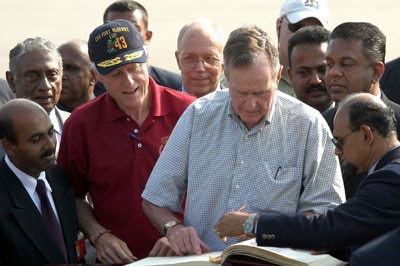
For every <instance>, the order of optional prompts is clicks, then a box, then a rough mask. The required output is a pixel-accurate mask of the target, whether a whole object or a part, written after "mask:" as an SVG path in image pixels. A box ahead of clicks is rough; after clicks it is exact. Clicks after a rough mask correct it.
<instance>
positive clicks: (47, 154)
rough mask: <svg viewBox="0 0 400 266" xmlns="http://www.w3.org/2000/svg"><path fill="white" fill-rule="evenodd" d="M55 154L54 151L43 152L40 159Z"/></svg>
mask: <svg viewBox="0 0 400 266" xmlns="http://www.w3.org/2000/svg"><path fill="white" fill-rule="evenodd" d="M55 153H56V150H55V149H49V150H45V151H44V152H42V154H41V156H40V158H42V159H43V158H44V157H48V156H51V155H53V154H55Z"/></svg>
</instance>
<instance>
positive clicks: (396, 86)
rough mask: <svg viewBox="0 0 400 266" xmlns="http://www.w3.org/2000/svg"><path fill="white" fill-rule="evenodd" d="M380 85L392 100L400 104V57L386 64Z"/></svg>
mask: <svg viewBox="0 0 400 266" xmlns="http://www.w3.org/2000/svg"><path fill="white" fill-rule="evenodd" d="M379 84H380V87H381V88H382V90H383V91H384V92H385V94H386V95H387V97H388V98H389V99H390V100H392V101H394V102H395V103H397V104H400V57H398V58H396V59H394V60H392V61H390V62H387V63H386V64H385V72H384V73H383V76H382V78H381V80H380V81H379Z"/></svg>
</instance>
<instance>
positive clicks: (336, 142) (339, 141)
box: [331, 128, 360, 151]
mask: <svg viewBox="0 0 400 266" xmlns="http://www.w3.org/2000/svg"><path fill="white" fill-rule="evenodd" d="M359 129H360V128H357V129H355V130H353V131H351V132H350V133H349V134H347V135H346V136H344V137H342V138H341V139H337V138H332V139H331V141H332V143H333V145H335V147H336V149H338V150H339V151H343V145H344V142H345V141H346V138H347V137H349V136H350V135H351V134H353V133H355V132H356V131H358V130H359Z"/></svg>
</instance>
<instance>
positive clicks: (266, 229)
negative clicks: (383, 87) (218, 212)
mask: <svg viewBox="0 0 400 266" xmlns="http://www.w3.org/2000/svg"><path fill="white" fill-rule="evenodd" d="M334 125H335V127H334V131H333V136H334V138H333V139H332V142H333V143H334V144H335V146H336V150H335V153H336V155H341V156H342V158H343V163H344V164H345V165H349V164H353V165H354V166H355V167H356V169H357V170H358V172H368V173H369V175H368V176H367V177H366V178H365V179H364V180H363V181H362V182H361V184H360V186H359V188H358V191H357V193H356V194H355V195H354V197H353V198H351V199H349V200H348V201H347V202H345V203H343V204H341V205H339V206H338V207H336V208H335V209H333V210H329V211H327V212H326V213H325V214H323V215H319V216H317V215H285V214H266V215H261V216H260V215H258V214H249V213H244V212H231V213H227V214H225V215H224V216H223V217H222V218H221V219H220V220H219V222H218V223H217V224H216V225H215V228H214V229H215V232H216V233H217V235H218V236H219V237H220V238H223V237H237V236H242V235H243V234H244V233H246V235H247V236H249V237H252V236H256V240H257V243H258V245H261V246H279V247H293V248H302V249H314V250H328V251H335V250H340V249H343V248H345V247H351V248H354V247H357V246H359V245H362V244H364V243H366V242H368V241H370V240H372V239H374V238H376V237H378V236H380V235H382V234H385V233H387V232H389V231H391V230H393V229H395V228H397V227H398V226H399V224H400V142H399V141H398V139H397V134H396V126H395V117H394V115H393V111H392V110H391V108H388V107H387V106H386V105H385V104H384V103H383V102H382V101H381V100H380V99H379V98H378V97H376V96H373V95H372V94H369V93H358V94H354V95H349V96H348V97H347V98H345V99H343V101H342V102H341V105H340V106H339V108H338V111H337V113H336V116H335V119H334ZM254 228H256V231H255V229H254Z"/></svg>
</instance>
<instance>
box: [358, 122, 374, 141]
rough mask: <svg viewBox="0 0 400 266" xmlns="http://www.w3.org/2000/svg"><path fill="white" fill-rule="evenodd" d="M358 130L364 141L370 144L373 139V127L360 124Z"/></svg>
mask: <svg viewBox="0 0 400 266" xmlns="http://www.w3.org/2000/svg"><path fill="white" fill-rule="evenodd" d="M360 131H361V132H362V134H363V135H364V141H365V143H367V144H370V145H371V144H372V143H373V142H374V140H375V136H374V133H373V129H371V128H370V127H369V126H367V125H362V126H361V127H360Z"/></svg>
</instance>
